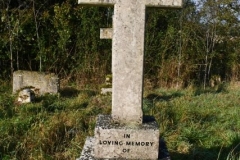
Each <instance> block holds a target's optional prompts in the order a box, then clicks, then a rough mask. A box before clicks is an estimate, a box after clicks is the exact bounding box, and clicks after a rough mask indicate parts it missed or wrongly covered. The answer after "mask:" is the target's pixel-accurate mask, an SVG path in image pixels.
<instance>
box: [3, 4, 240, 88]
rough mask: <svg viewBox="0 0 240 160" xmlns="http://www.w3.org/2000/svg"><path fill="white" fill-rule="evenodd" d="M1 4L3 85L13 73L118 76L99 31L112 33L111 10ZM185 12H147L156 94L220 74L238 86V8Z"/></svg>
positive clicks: (148, 73) (150, 76) (81, 79)
mask: <svg viewBox="0 0 240 160" xmlns="http://www.w3.org/2000/svg"><path fill="white" fill-rule="evenodd" d="M0 4H1V5H0V6H1V8H2V9H1V10H0V14H1V17H0V18H1V23H0V33H1V39H0V68H1V69H2V70H1V71H2V72H1V73H0V77H1V78H5V79H9V78H10V77H11V76H12V75H11V74H10V73H11V71H13V70H18V69H22V70H40V69H41V70H42V71H46V72H54V73H56V74H58V75H59V77H61V79H64V80H65V81H66V83H67V82H70V83H75V84H77V85H79V86H84V85H85V84H86V83H87V84H89V83H92V84H93V83H95V84H102V83H103V82H104V79H105V77H104V75H107V74H111V40H100V39H99V28H105V27H111V25H112V14H113V8H112V7H87V6H84V7H83V6H81V5H78V4H77V1H74V0H55V1H38V0H34V1H29V0H27V1H24V2H20V1H19V2H15V1H9V3H8V2H5V1H1V2H0ZM183 6H184V7H183V9H181V10H180V9H179V10H167V9H159V8H147V11H146V35H145V61H144V71H145V78H146V79H147V80H148V81H150V82H151V84H152V87H159V86H165V87H187V86H189V85H193V84H195V85H200V84H202V83H204V86H207V85H208V82H209V81H210V80H211V79H212V77H213V76H215V75H217V76H220V78H221V79H222V80H223V79H224V80H225V81H227V82H228V81H231V80H234V81H237V80H238V79H239V75H240V74H239V58H240V57H239V54H238V53H239V48H240V45H239V34H238V31H239V18H238V17H239V13H240V12H239V8H240V7H239V3H238V2H236V1H231V2H230V1H226V0H220V1H218V2H216V3H215V2H213V1H210V0H204V1H199V2H195V1H184V4H183ZM217 6H218V7H217ZM11 67H13V68H11Z"/></svg>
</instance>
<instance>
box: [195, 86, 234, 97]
mask: <svg viewBox="0 0 240 160" xmlns="http://www.w3.org/2000/svg"><path fill="white" fill-rule="evenodd" d="M228 86H229V84H227V83H221V84H219V85H217V86H216V87H212V88H210V87H209V88H206V89H203V88H202V87H198V88H196V89H195V91H194V95H195V96H199V95H201V94H207V93H212V94H218V93H228Z"/></svg>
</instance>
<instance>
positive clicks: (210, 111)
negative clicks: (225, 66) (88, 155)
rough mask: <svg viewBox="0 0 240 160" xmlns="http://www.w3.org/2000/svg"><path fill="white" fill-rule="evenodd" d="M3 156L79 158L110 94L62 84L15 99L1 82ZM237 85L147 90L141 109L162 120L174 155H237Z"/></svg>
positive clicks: (239, 134) (0, 140) (222, 157)
mask: <svg viewBox="0 0 240 160" xmlns="http://www.w3.org/2000/svg"><path fill="white" fill-rule="evenodd" d="M0 88H1V89H0V91H1V92H0V98H1V101H0V104H1V105H0V108H1V112H0V113H1V117H0V157H1V159H76V157H78V156H79V153H80V152H81V149H82V147H83V145H84V142H85V139H86V136H89V135H93V134H94V133H93V131H94V127H95V123H96V116H97V115H98V114H110V112H111V96H110V95H105V96H102V95H99V94H97V92H96V91H94V90H87V89H86V90H77V89H75V88H72V87H68V88H63V89H62V90H61V92H60V95H45V96H41V97H38V98H37V99H36V102H34V103H30V104H23V105H18V104H15V103H14V101H15V97H14V96H9V95H10V94H6V93H10V91H11V89H10V87H8V85H7V83H4V84H3V86H2V87H0ZM239 96H240V90H239V87H238V86H235V87H234V86H232V85H230V86H228V87H226V88H225V89H222V90H216V89H211V88H209V89H206V90H203V89H198V88H188V89H185V90H175V89H171V90H169V89H163V88H162V89H155V90H151V91H148V92H147V90H145V93H144V100H143V111H144V114H145V115H152V116H154V117H155V118H156V120H157V121H158V123H159V128H160V132H161V133H160V136H161V137H163V138H164V139H165V140H166V142H167V146H168V149H169V151H170V155H171V157H172V159H179V160H180V159H184V160H188V159H189V160H190V159H199V158H201V159H209V160H212V159H216V160H227V159H229V160H230V159H231V160H235V159H239V153H240V152H239V151H240V148H239V141H240V139H239V137H240V130H239V128H240V122H239V113H240V110H239V103H240V102H239Z"/></svg>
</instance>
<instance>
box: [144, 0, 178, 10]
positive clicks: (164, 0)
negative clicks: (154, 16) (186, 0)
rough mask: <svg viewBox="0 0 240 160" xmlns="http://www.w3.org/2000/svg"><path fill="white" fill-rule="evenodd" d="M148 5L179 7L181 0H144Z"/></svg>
mask: <svg viewBox="0 0 240 160" xmlns="http://www.w3.org/2000/svg"><path fill="white" fill-rule="evenodd" d="M145 4H146V6H148V7H173V8H181V7H182V0H145Z"/></svg>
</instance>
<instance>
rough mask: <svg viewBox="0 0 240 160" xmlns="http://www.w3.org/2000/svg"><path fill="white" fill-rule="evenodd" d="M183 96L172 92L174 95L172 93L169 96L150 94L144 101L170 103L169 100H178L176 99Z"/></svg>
mask: <svg viewBox="0 0 240 160" xmlns="http://www.w3.org/2000/svg"><path fill="white" fill-rule="evenodd" d="M183 95H184V94H183V93H181V92H174V93H172V94H170V95H164V94H156V93H151V94H149V95H147V97H146V99H147V100H150V101H154V102H157V101H170V100H172V99H174V98H178V97H181V96H183Z"/></svg>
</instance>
